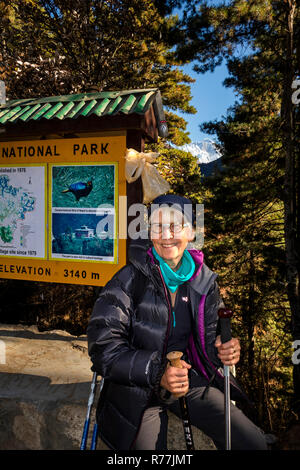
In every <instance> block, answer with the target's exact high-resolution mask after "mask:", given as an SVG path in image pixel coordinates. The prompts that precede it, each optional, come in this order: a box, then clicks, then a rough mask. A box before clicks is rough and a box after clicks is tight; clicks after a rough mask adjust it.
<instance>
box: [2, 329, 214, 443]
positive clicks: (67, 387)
mask: <svg viewBox="0 0 300 470" xmlns="http://www.w3.org/2000/svg"><path fill="white" fill-rule="evenodd" d="M0 345H1V347H2V354H0V450H21V449H28V450H75V449H79V448H80V442H81V436H82V430H83V424H84V420H85V415H86V411H87V400H88V396H89V393H90V383H91V379H92V372H91V369H90V368H91V362H90V360H89V357H88V353H87V341H86V336H80V337H75V336H72V335H70V334H68V333H66V332H64V331H57V330H56V331H50V332H39V331H38V330H37V328H36V327H35V326H30V327H25V326H22V325H4V324H0ZM3 348H5V351H4V352H5V354H3ZM4 356H5V357H4ZM4 359H5V361H4ZM3 362H5V363H3ZM94 411H95V410H94V409H93V412H94ZM93 420H94V413H93V416H92V420H91V421H92V422H93ZM90 431H92V429H91V430H90ZM193 431H194V441H195V446H196V448H197V449H205V450H210V449H211V450H213V449H215V447H214V445H213V443H212V441H211V440H210V439H209V438H208V437H207V436H205V435H204V434H202V433H201V432H199V431H198V430H197V429H195V428H194V429H193ZM88 443H89V442H88ZM168 447H169V450H185V444H184V437H183V429H182V423H181V421H180V420H179V419H178V418H177V417H175V416H174V415H172V414H170V420H169V433H168ZM97 448H98V449H99V450H105V449H106V450H107V447H106V446H105V445H104V444H103V443H102V442H101V441H100V440H98V447H97Z"/></svg>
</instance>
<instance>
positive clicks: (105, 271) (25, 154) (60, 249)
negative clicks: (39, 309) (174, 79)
mask: <svg viewBox="0 0 300 470" xmlns="http://www.w3.org/2000/svg"><path fill="white" fill-rule="evenodd" d="M125 152H126V133H125V132H123V133H122V132H111V133H109V132H107V133H106V134H105V135H98V136H97V137H79V138H74V139H49V140H32V141H30V140H24V141H7V142H0V277H2V278H10V279H22V280H32V281H44V282H59V283H71V284H86V285H104V284H105V283H106V282H107V281H108V280H109V279H110V278H111V277H112V276H113V274H114V273H115V272H116V271H118V270H119V269H120V267H121V266H123V265H124V264H125V263H126V223H127V222H126V219H124V214H125V213H126V209H127V203H126V180H125V172H124V167H125V159H124V156H125ZM124 227H125V228H124ZM124 233H125V235H124Z"/></svg>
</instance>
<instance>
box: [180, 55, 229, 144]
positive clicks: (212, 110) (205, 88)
mask: <svg viewBox="0 0 300 470" xmlns="http://www.w3.org/2000/svg"><path fill="white" fill-rule="evenodd" d="M182 70H183V71H184V72H185V73H187V74H188V75H190V76H191V77H193V78H194V79H195V80H196V81H195V83H192V84H191V95H192V97H193V98H192V100H191V102H190V103H191V104H192V105H193V106H194V107H195V108H196V109H197V114H191V115H189V114H183V113H179V112H178V111H177V112H176V114H179V115H180V116H182V117H183V118H184V119H185V120H186V121H187V122H188V125H187V131H188V132H189V133H190V139H191V141H192V142H197V141H199V140H200V141H201V140H203V139H205V138H207V137H209V138H214V137H213V136H210V135H208V134H204V133H203V132H201V131H200V129H199V125H200V124H202V123H203V122H206V121H214V120H216V119H220V118H221V117H222V116H226V113H227V109H228V108H229V107H230V106H232V105H233V104H234V102H235V101H236V99H237V97H236V96H235V94H234V92H233V89H232V88H225V87H224V85H223V81H224V79H225V78H226V77H227V76H228V70H227V67H226V65H225V64H222V65H221V66H219V67H217V68H216V69H215V71H214V72H207V73H205V74H199V73H196V72H194V71H193V64H189V65H186V66H184V67H182Z"/></svg>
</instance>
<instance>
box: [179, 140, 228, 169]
mask: <svg viewBox="0 0 300 470" xmlns="http://www.w3.org/2000/svg"><path fill="white" fill-rule="evenodd" d="M170 145H171V146H172V147H175V148H177V149H178V150H183V151H184V152H190V153H191V154H192V155H193V156H194V157H197V158H198V163H199V164H201V163H210V162H213V161H214V160H217V159H218V158H221V156H222V154H221V152H220V151H219V150H218V149H217V148H216V144H215V142H214V141H213V140H211V139H204V140H202V141H201V142H192V143H190V144H184V145H182V146H180V147H178V146H176V145H174V144H170Z"/></svg>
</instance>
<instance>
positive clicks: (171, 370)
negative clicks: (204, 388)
mask: <svg viewBox="0 0 300 470" xmlns="http://www.w3.org/2000/svg"><path fill="white" fill-rule="evenodd" d="M180 362H181V366H182V369H180V368H178V367H173V366H171V365H169V366H168V367H167V368H166V370H165V372H164V375H163V376H162V378H161V381H160V385H161V386H162V387H163V388H165V389H166V390H168V391H169V392H170V393H172V394H174V395H176V396H177V397H183V396H184V395H185V394H186V393H187V392H188V390H189V378H188V370H189V369H190V368H191V367H192V366H191V365H190V364H188V363H187V362H185V361H183V360H181V361H180Z"/></svg>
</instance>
